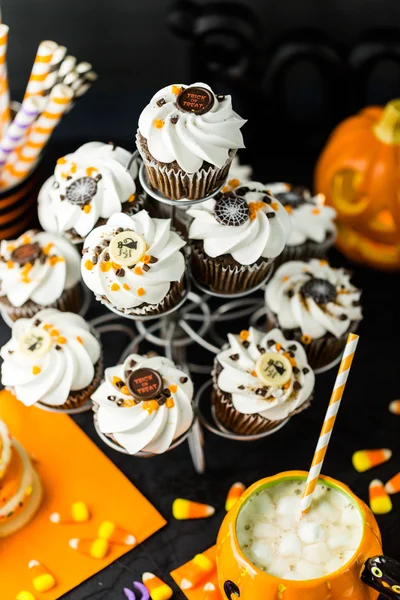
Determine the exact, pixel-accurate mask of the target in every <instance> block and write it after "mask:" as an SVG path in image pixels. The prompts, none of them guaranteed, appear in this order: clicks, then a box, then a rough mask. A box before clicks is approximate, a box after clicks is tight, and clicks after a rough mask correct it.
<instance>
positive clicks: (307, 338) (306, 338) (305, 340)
mask: <svg viewBox="0 0 400 600" xmlns="http://www.w3.org/2000/svg"><path fill="white" fill-rule="evenodd" d="M311 342H312V337H311V335H302V336H301V343H302V344H305V345H306V346H308V344H311Z"/></svg>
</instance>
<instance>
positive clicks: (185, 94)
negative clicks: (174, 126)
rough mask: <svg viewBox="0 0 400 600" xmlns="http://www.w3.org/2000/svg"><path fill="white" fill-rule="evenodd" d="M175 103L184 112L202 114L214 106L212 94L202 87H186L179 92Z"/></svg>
mask: <svg viewBox="0 0 400 600" xmlns="http://www.w3.org/2000/svg"><path fill="white" fill-rule="evenodd" d="M176 105H177V107H178V108H179V109H180V110H182V111H184V112H191V113H194V114H195V115H204V114H205V113H207V112H208V111H210V110H211V109H212V107H213V106H214V95H213V94H212V93H211V92H210V90H207V89H206V88H203V87H198V86H192V87H188V88H186V89H184V90H182V92H181V93H180V94H179V96H178V97H177V99H176Z"/></svg>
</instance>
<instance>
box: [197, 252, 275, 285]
mask: <svg viewBox="0 0 400 600" xmlns="http://www.w3.org/2000/svg"><path fill="white" fill-rule="evenodd" d="M191 248H192V259H191V267H192V273H193V277H194V278H195V280H196V281H198V282H199V283H200V284H201V285H203V286H205V287H209V288H210V289H211V290H212V291H213V292H218V293H219V294H237V293H240V292H247V291H248V290H250V289H251V288H253V287H256V286H257V285H258V284H260V283H261V282H262V281H263V280H264V279H265V278H266V277H267V275H268V272H269V270H270V268H271V265H272V262H273V261H271V260H267V259H261V260H259V261H257V262H256V263H255V264H254V265H239V264H228V263H227V262H226V261H224V258H223V257H221V256H219V257H217V258H211V257H209V256H207V255H206V254H205V253H204V251H203V244H202V242H200V243H193V244H191Z"/></svg>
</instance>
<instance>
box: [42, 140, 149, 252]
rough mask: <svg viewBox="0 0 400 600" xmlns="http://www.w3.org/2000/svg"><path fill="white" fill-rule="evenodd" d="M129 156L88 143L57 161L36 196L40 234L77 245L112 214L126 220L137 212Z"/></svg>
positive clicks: (138, 194) (135, 164)
mask: <svg viewBox="0 0 400 600" xmlns="http://www.w3.org/2000/svg"><path fill="white" fill-rule="evenodd" d="M131 156H132V155H131V153H130V152H128V151H127V150H124V149H123V148H120V147H119V146H115V145H114V144H103V143H102V142H89V143H87V144H83V146H81V147H80V148H78V150H76V151H75V152H73V153H72V154H67V155H66V156H63V157H62V158H60V159H58V161H57V165H56V168H55V171H54V175H52V176H51V177H50V178H49V179H48V180H47V181H46V182H45V183H44V184H43V186H42V189H41V190H40V193H39V198H38V200H39V221H40V224H41V225H42V227H43V229H45V230H46V231H51V232H54V233H58V234H60V235H64V236H65V237H66V238H68V239H69V240H70V241H71V242H73V243H76V244H80V243H82V241H83V240H84V238H85V237H86V236H87V235H88V233H90V231H92V229H93V228H94V227H97V226H98V225H101V224H102V223H104V222H105V220H106V219H108V218H109V217H111V215H113V214H114V213H116V212H124V213H126V214H129V215H131V214H133V213H135V212H137V211H138V210H139V208H143V204H144V194H143V191H142V189H141V186H140V183H139V179H138V174H139V161H138V160H133V161H131ZM129 163H131V164H130V166H129V170H128V164H129Z"/></svg>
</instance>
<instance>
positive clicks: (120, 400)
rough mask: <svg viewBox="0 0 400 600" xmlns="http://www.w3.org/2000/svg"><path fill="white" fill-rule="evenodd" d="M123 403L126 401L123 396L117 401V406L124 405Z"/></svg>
mask: <svg viewBox="0 0 400 600" xmlns="http://www.w3.org/2000/svg"><path fill="white" fill-rule="evenodd" d="M123 403H124V401H123V399H122V398H118V400H117V401H116V405H117V406H122V405H123Z"/></svg>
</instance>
